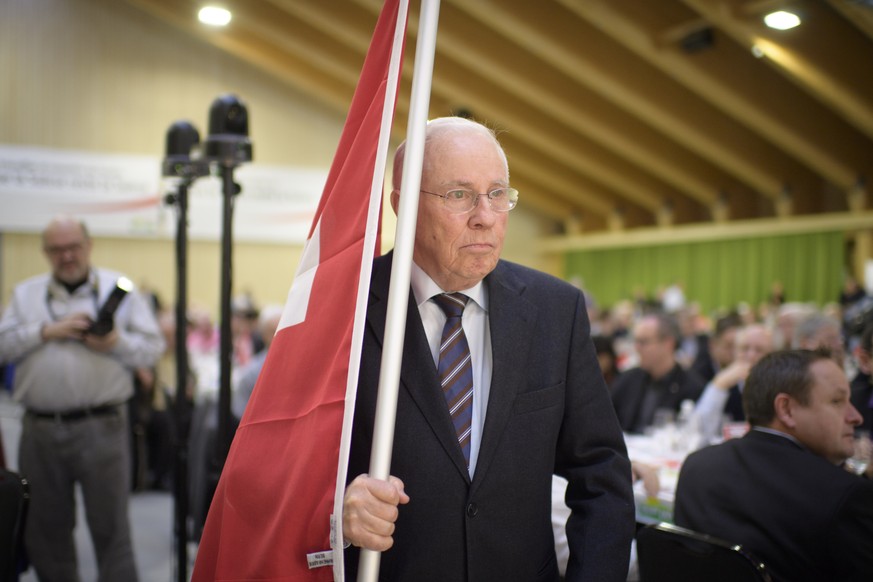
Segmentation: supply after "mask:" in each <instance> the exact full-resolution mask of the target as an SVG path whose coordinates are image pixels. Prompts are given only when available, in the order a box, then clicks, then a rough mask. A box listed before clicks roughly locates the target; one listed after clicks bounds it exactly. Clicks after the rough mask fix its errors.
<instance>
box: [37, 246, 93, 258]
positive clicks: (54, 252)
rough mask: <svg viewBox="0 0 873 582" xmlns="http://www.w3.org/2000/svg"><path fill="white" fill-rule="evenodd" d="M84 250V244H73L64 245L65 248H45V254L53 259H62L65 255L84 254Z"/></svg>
mask: <svg viewBox="0 0 873 582" xmlns="http://www.w3.org/2000/svg"><path fill="white" fill-rule="evenodd" d="M84 248H85V244H84V243H72V244H68V245H63V246H48V247H45V252H46V253H48V254H49V255H51V256H53V257H60V256H61V255H63V254H65V253H71V254H74V255H77V254H79V253H80V252H82V249H84Z"/></svg>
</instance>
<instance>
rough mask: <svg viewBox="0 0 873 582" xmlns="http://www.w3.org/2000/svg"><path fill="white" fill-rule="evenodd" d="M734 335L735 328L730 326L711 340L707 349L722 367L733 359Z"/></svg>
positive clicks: (735, 332)
mask: <svg viewBox="0 0 873 582" xmlns="http://www.w3.org/2000/svg"><path fill="white" fill-rule="evenodd" d="M736 336H737V328H735V327H731V328H728V329H726V330H724V332H722V334H721V335H719V336H718V337H715V338H713V340H712V345H711V346H710V349H709V351H710V353H711V354H712V357H713V358H714V359H715V361H716V362H718V365H719V366H721V367H722V368H725V367H727V366H728V365H729V364H730V363H731V362H732V361H733V360H734V342H735V341H736Z"/></svg>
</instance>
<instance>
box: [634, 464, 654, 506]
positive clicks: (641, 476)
mask: <svg viewBox="0 0 873 582" xmlns="http://www.w3.org/2000/svg"><path fill="white" fill-rule="evenodd" d="M631 475H632V476H633V479H634V481H640V480H642V482H643V489H644V490H645V491H646V496H647V497H649V498H650V499H651V498H654V497H657V496H658V492H659V491H660V490H661V481H660V479H659V478H658V468H657V467H655V466H653V465H647V464H646V463H640V462H639V461H631Z"/></svg>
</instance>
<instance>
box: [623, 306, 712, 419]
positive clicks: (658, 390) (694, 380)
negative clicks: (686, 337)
mask: <svg viewBox="0 0 873 582" xmlns="http://www.w3.org/2000/svg"><path fill="white" fill-rule="evenodd" d="M679 340H680V332H679V325H678V324H677V323H676V320H675V319H674V318H673V316H671V315H669V314H666V313H651V314H649V315H645V316H643V317H642V318H641V319H640V320H639V321H638V322H637V324H636V325H635V326H634V347H635V348H636V351H637V356H638V357H639V366H638V367H636V368H631V369H630V370H627V371H626V372H624V373H622V374H621V375H620V376H619V377H618V379H617V380H616V381H615V383H614V384H613V387H612V404H613V406H614V407H615V411H616V413H617V414H618V421H619V423H620V424H621V428H622V430H624V431H625V432H635V433H641V432H644V431H645V429H646V428H647V427H649V426H651V425H652V424H653V422H654V419H655V412H656V411H659V410H667V411H669V412H670V413H671V414H673V413H676V412H678V411H679V407H680V405H681V404H682V401H683V400H692V401H697V399H698V398H699V397H700V394H701V393H702V392H703V387H704V382H703V380H702V379H701V378H700V376H698V375H697V374H696V373H694V372H692V371H691V370H684V369H683V368H682V366H680V365H679V363H678V362H677V361H676V347H677V346H678V345H679Z"/></svg>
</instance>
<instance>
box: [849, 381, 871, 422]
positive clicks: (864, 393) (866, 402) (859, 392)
mask: <svg viewBox="0 0 873 582" xmlns="http://www.w3.org/2000/svg"><path fill="white" fill-rule="evenodd" d="M851 388H852V405H853V406H854V407H855V408H857V409H858V412H860V413H861V416H863V417H864V422H863V424H861V426H859V427H858V428H865V429H867V430H873V408H870V398H873V383H871V381H870V374H865V373H864V372H858V374H857V375H856V376H855V377H854V378H853V379H852V385H851Z"/></svg>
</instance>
